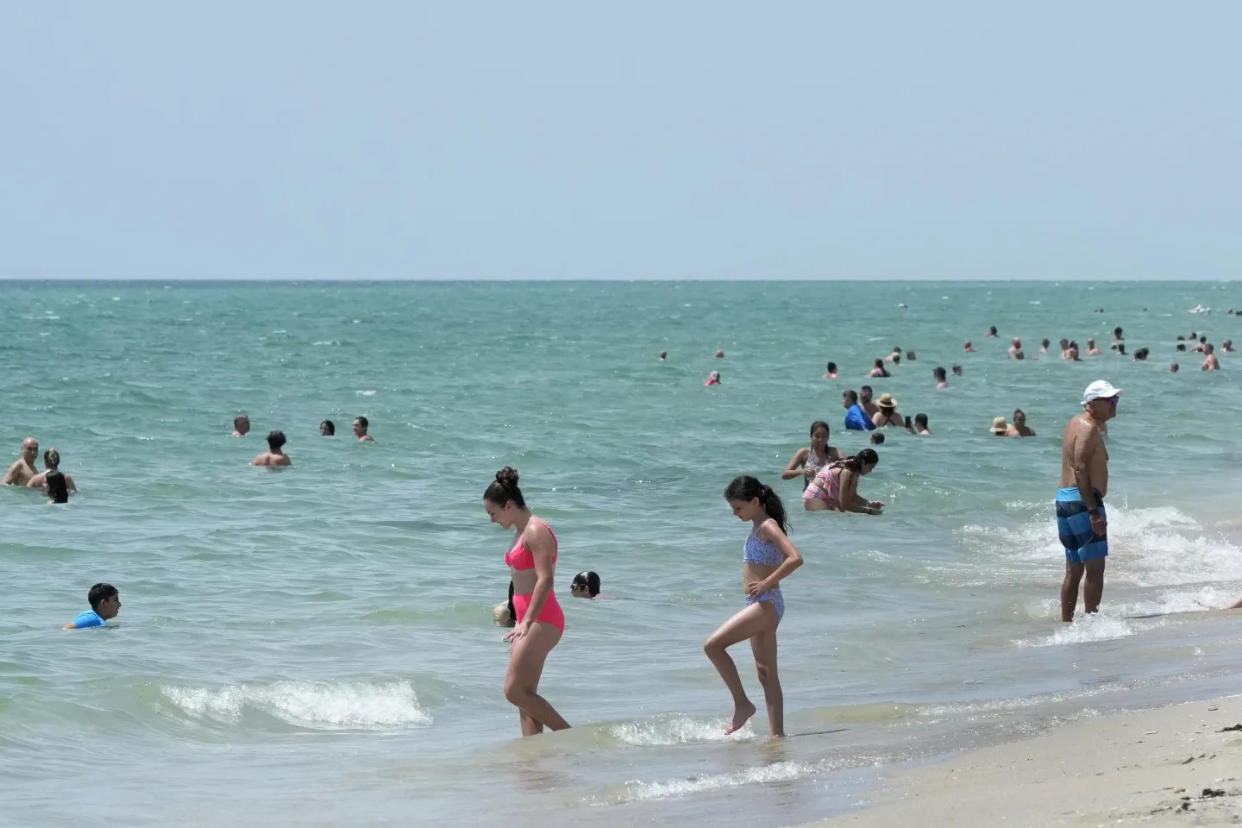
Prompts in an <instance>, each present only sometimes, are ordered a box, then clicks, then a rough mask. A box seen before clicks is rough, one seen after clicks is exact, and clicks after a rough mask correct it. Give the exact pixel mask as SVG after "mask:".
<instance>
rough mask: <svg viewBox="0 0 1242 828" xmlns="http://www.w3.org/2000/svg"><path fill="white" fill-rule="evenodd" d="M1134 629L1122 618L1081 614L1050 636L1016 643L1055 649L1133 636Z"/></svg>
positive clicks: (1133, 626)
mask: <svg viewBox="0 0 1242 828" xmlns="http://www.w3.org/2000/svg"><path fill="white" fill-rule="evenodd" d="M1135 631H1136V627H1135V625H1134V624H1132V623H1130V622H1129V621H1127V620H1126V619H1124V618H1117V617H1114V616H1109V615H1101V614H1100V613H1092V614H1090V615H1086V614H1082V615H1079V616H1077V617H1076V620H1075V621H1074V623H1073V624H1061V625H1060V626H1058V627H1057V629H1056V632H1054V633H1052V635H1046V636H1037V637H1035V638H1028V639H1024V640H1022V641H1016V642H1014V643H1016V644H1017V645H1018V646H1019V647H1056V646H1059V645H1062V644H1085V643H1087V642H1090V641H1110V640H1112V639H1116V638H1127V637H1129V636H1131V635H1134V633H1135Z"/></svg>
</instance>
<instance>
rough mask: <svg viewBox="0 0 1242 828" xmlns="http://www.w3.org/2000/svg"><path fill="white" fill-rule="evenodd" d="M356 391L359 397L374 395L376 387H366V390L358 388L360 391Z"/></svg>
mask: <svg viewBox="0 0 1242 828" xmlns="http://www.w3.org/2000/svg"><path fill="white" fill-rule="evenodd" d="M354 393H355V394H357V395H358V396H359V397H374V396H375V389H374V388H368V389H365V390H358V391H355V392H354Z"/></svg>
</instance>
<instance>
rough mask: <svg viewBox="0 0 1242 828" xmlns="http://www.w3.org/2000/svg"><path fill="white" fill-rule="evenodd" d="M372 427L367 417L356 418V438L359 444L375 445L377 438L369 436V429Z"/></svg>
mask: <svg viewBox="0 0 1242 828" xmlns="http://www.w3.org/2000/svg"><path fill="white" fill-rule="evenodd" d="M370 426H371V421H370V420H368V419H367V418H366V417H362V416H358V417H354V436H355V437H357V438H358V442H359V443H374V442H375V438H374V437H372V436H371V435H370V434H367V429H368V428H369V427H370Z"/></svg>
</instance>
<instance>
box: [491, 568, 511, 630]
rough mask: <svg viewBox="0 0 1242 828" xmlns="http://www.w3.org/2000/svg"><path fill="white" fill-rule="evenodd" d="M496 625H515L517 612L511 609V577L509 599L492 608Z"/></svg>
mask: <svg viewBox="0 0 1242 828" xmlns="http://www.w3.org/2000/svg"><path fill="white" fill-rule="evenodd" d="M492 618H493V619H494V620H495V621H496V626H497V627H516V626H517V612H516V611H515V610H514V609H513V579H512V578H510V579H509V600H508V601H506V602H505V603H503V604H497V605H496V606H495V607H493V608H492Z"/></svg>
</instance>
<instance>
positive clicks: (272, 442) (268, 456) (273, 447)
mask: <svg viewBox="0 0 1242 828" xmlns="http://www.w3.org/2000/svg"><path fill="white" fill-rule="evenodd" d="M284 444H285V433H284V432H283V431H271V432H268V435H267V449H268V450H267V451H265V452H263V453H262V454H260V455H258V456H256V457H255V458H254V459H253V460H251V461H250V465H252V466H292V465H293V461H292V460H290V459H289V455H287V454H285V453H284V451H283V450H282V449H281V447H282V446H283V445H284Z"/></svg>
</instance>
